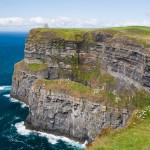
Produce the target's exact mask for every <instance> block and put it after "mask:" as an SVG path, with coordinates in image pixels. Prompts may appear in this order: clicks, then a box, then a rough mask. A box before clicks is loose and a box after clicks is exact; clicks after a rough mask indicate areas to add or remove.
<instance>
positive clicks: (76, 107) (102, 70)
mask: <svg viewBox="0 0 150 150" xmlns="http://www.w3.org/2000/svg"><path fill="white" fill-rule="evenodd" d="M54 30H55V29H54ZM64 32H65V31H64ZM54 33H55V32H52V30H50V31H47V30H46V31H45V32H42V31H40V30H31V32H30V33H29V36H28V38H27V40H26V45H25V59H24V60H23V61H22V62H20V63H18V64H16V66H15V71H14V75H13V82H12V91H11V96H12V97H15V98H17V99H19V100H21V101H24V102H25V103H27V104H28V105H29V107H30V113H29V116H28V118H27V125H28V126H30V127H32V128H35V129H37V130H46V131H48V132H53V133H56V134H62V135H67V136H69V137H72V138H75V139H78V140H80V141H84V140H88V141H91V140H93V139H94V138H95V137H96V136H97V135H99V134H100V133H101V130H102V129H103V128H106V127H112V128H114V129H117V128H122V127H124V126H125V124H126V121H127V119H128V118H129V116H130V112H129V111H128V110H127V109H123V108H122V109H121V108H120V109H116V108H113V107H111V106H106V105H105V104H103V103H101V101H102V100H101V98H99V101H98V102H96V101H95V102H93V101H90V100H89V98H88V97H87V98H79V97H76V96H71V95H70V94H66V93H65V92H64V91H63V92H62V91H60V90H59V88H57V89H45V88H44V87H45V86H44V84H42V85H38V86H37V85H36V84H35V83H36V81H37V80H39V79H47V80H54V79H62V78H63V79H70V80H71V81H76V82H80V83H82V84H84V85H85V86H90V87H91V88H93V89H95V91H98V92H99V91H100V90H106V91H109V92H112V93H114V94H116V93H121V92H122V93H123V94H124V93H132V92H133V91H134V89H135V88H138V89H145V90H147V91H148V92H149V91H150V48H146V47H144V45H143V44H141V43H139V42H137V41H134V40H131V39H129V38H127V37H124V36H123V35H120V34H119V36H118V35H116V34H114V33H112V32H108V31H103V30H102V31H101V30H100V31H90V32H86V31H84V33H82V34H81V35H80V34H76V35H75V38H73V39H66V38H64V37H63V35H61V37H58V35H55V34H54ZM62 34H63V33H62ZM64 35H65V34H64ZM67 35H68V34H67ZM100 74H101V76H100ZM110 75H112V76H113V77H112V76H110ZM112 81H113V82H112ZM35 85H36V86H35Z"/></svg>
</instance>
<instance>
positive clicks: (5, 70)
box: [0, 32, 84, 150]
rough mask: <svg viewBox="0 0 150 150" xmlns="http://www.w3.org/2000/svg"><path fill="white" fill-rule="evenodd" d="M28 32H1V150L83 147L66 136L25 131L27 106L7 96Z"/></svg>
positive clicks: (50, 149)
mask: <svg viewBox="0 0 150 150" xmlns="http://www.w3.org/2000/svg"><path fill="white" fill-rule="evenodd" d="M26 37H27V33H16V32H1V33H0V150H83V149H84V145H80V144H79V143H78V142H75V141H72V140H70V139H68V138H66V137H60V136H55V135H51V134H46V133H43V132H36V131H31V130H27V129H26V128H25V126H24V120H25V119H26V117H27V115H28V113H29V108H28V107H27V106H26V105H25V104H24V103H21V102H19V101H18V100H16V99H13V98H11V97H10V90H11V83H12V74H13V69H14V64H15V63H16V62H18V61H20V60H22V59H23V57H24V45H25V39H26Z"/></svg>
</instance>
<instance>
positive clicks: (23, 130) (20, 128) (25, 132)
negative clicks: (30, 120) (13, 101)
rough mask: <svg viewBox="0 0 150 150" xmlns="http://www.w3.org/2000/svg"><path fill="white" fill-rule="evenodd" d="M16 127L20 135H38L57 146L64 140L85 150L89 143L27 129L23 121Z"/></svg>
mask: <svg viewBox="0 0 150 150" xmlns="http://www.w3.org/2000/svg"><path fill="white" fill-rule="evenodd" d="M15 127H16V129H17V132H18V133H19V134H20V135H25V136H28V135H30V134H32V133H34V134H37V135H38V136H41V137H45V138H47V139H48V142H49V143H51V144H56V143H57V142H58V141H59V140H62V141H64V142H66V143H69V144H71V145H73V146H76V147H82V148H85V147H86V144H87V142H85V143H84V144H80V143H79V142H75V141H73V140H71V139H69V138H67V137H63V136H55V135H53V134H48V133H45V132H40V131H35V130H29V129H26V127H25V125H24V122H23V121H22V122H19V123H16V124H15Z"/></svg>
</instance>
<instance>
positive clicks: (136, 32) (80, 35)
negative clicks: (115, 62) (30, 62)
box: [29, 26, 150, 49]
mask: <svg viewBox="0 0 150 150" xmlns="http://www.w3.org/2000/svg"><path fill="white" fill-rule="evenodd" d="M98 33H101V34H104V33H105V34H107V33H108V34H110V35H112V37H120V36H124V37H126V38H127V39H129V40H132V41H134V42H137V43H140V44H143V45H144V46H145V47H150V27H143V26H129V27H113V28H98V29H80V28H76V29H73V28H72V29H71V28H70V29H62V28H36V29H32V30H31V32H30V34H29V38H30V39H32V40H37V41H39V42H41V41H42V42H50V43H53V42H58V41H61V40H64V41H75V42H85V43H86V44H85V46H86V47H87V46H89V44H92V43H94V42H95V35H96V34H98ZM58 47H59V48H60V49H61V48H62V47H64V46H62V45H60V46H58Z"/></svg>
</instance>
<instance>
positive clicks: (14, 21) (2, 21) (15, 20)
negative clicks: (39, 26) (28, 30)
mask: <svg viewBox="0 0 150 150" xmlns="http://www.w3.org/2000/svg"><path fill="white" fill-rule="evenodd" d="M24 24H25V19H23V18H20V17H12V18H0V26H9V25H16V26H18V25H24Z"/></svg>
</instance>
